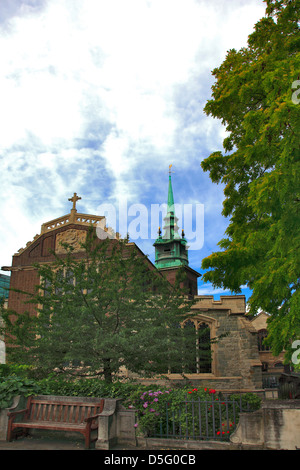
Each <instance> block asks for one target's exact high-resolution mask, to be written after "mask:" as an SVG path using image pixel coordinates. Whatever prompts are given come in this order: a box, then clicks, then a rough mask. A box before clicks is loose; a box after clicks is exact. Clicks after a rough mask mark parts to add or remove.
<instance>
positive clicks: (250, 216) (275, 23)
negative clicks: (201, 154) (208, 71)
mask: <svg viewBox="0 0 300 470" xmlns="http://www.w3.org/2000/svg"><path fill="white" fill-rule="evenodd" d="M265 2H266V15H265V17H263V18H262V19H261V20H260V21H259V22H258V23H257V24H256V25H255V28H254V32H253V33H252V34H250V35H249V37H248V45H247V47H245V48H242V49H241V50H239V51H236V50H234V49H232V50H230V51H229V52H228V53H227V56H226V59H225V60H224V62H223V63H222V64H221V66H220V67H218V68H216V69H215V70H213V72H212V73H213V75H214V77H215V79H216V81H215V83H214V85H213V87H212V99H210V100H209V101H208V102H207V103H206V106H205V108H204V111H205V113H206V114H207V115H211V116H213V117H215V118H218V119H221V121H222V123H223V124H224V126H225V127H226V131H227V136H226V138H225V139H224V141H223V148H224V152H221V151H216V152H214V153H212V154H211V155H210V156H209V157H208V158H206V159H205V160H203V161H202V163H201V166H202V168H203V170H204V171H209V173H210V178H211V180H212V181H213V182H214V183H222V184H224V185H225V188H224V196H225V198H224V202H223V211H222V214H223V215H224V216H225V217H228V218H229V219H230V220H229V224H228V227H227V230H226V232H225V235H226V236H225V237H224V238H223V239H222V240H220V242H219V247H220V251H217V252H215V253H212V254H211V255H210V256H208V257H207V258H205V259H204V260H203V262H202V268H203V269H206V270H207V272H205V274H204V275H203V280H204V281H210V282H212V283H213V285H214V286H216V287H221V286H223V287H225V288H229V289H230V290H231V291H233V292H236V293H238V292H240V291H241V290H240V288H241V286H242V285H248V287H249V288H250V289H251V290H252V295H251V297H250V299H249V309H250V314H255V313H256V312H257V311H259V310H260V309H262V310H264V311H266V312H268V313H270V321H269V325H268V330H269V336H268V342H269V344H270V346H271V348H272V350H273V352H274V353H275V354H278V353H279V352H280V351H282V350H283V349H285V350H287V358H288V357H290V355H291V352H292V349H291V345H292V343H293V341H294V340H296V339H297V338H300V292H299V272H300V256H299V253H300V231H299V229H300V183H299V182H300V158H299V157H300V100H299V98H298V95H299V91H298V90H300V54H299V49H300V33H299V15H300V2H299V0H293V1H291V0H281V1H277V0H265Z"/></svg>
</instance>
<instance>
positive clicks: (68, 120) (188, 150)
mask: <svg viewBox="0 0 300 470" xmlns="http://www.w3.org/2000/svg"><path fill="white" fill-rule="evenodd" d="M4 1H5V0H4ZM264 8H265V5H264V4H263V2H262V1H260V0H247V1H246V0H232V1H231V2H221V1H220V0H213V1H211V2H208V1H205V0H185V1H184V2H183V1H182V0H153V1H149V0H128V1H126V2H125V1H124V0H110V1H105V0H84V1H82V0H51V1H49V2H44V1H43V0H40V1H38V2H32V1H31V0H19V1H17V0H14V1H13V2H11V3H9V2H7V1H6V3H5V8H4V9H3V10H2V11H3V12H4V13H3V16H2V17H1V15H0V51H1V52H0V60H1V70H0V102H1V107H0V128H1V139H0V183H1V189H2V194H5V199H2V201H1V202H0V216H1V221H2V230H1V235H0V236H1V243H0V246H1V248H0V265H3V264H9V263H10V257H11V254H12V253H13V252H14V251H16V249H17V248H18V245H20V246H21V245H22V244H24V243H26V241H28V240H29V239H32V237H33V236H34V235H35V233H36V231H35V230H36V227H37V228H38V229H39V226H40V225H41V223H42V222H45V221H47V220H48V219H51V218H55V217H58V216H59V215H62V214H61V213H60V211H62V213H66V212H67V211H68V210H69V206H68V202H67V198H68V197H70V196H71V195H72V193H73V192H74V191H76V192H78V193H79V192H80V191H82V194H81V195H82V196H83V199H82V202H81V208H85V210H89V212H92V211H93V207H94V208H97V206H98V205H99V204H100V203H103V202H106V201H107V200H112V201H117V200H118V198H120V197H122V196H124V194H126V195H127V197H128V199H129V200H134V199H135V202H140V201H139V198H140V197H141V196H142V195H143V193H144V192H145V190H146V189H147V191H148V193H149V194H151V192H152V194H153V193H154V192H155V191H156V192H158V191H161V190H162V188H161V187H160V181H161V177H160V178H158V177H156V178H155V177H154V175H158V172H160V173H161V172H165V171H167V166H168V164H169V163H171V162H172V163H173V164H174V166H175V168H177V171H178V173H179V172H180V171H183V172H187V173H188V172H189V171H190V170H189V168H190V165H191V164H192V165H193V168H195V167H196V166H198V167H199V163H200V161H201V159H202V158H203V157H205V156H207V154H208V153H209V152H210V151H212V150H215V147H220V145H221V143H222V139H223V137H224V129H223V128H222V126H221V125H220V123H218V122H216V121H215V120H213V119H211V118H207V117H205V116H204V115H203V111H202V108H203V105H204V104H205V101H206V100H207V99H208V98H209V95H210V86H211V84H212V81H213V79H212V77H211V70H212V69H213V68H214V67H216V66H218V65H220V63H221V61H222V60H223V59H224V58H225V54H226V50H227V49H229V48H231V47H235V48H237V49H239V48H240V47H242V46H244V45H246V41H247V35H248V34H249V33H250V32H251V31H252V28H253V25H254V23H255V22H256V21H257V20H258V19H259V18H260V17H261V16H263V14H264ZM1 20H2V23H1ZM193 171H194V170H193ZM178 173H177V174H178ZM196 175H197V173H196V172H195V175H194V177H195V178H196V177H197V176H196ZM196 186H197V181H196V180H193V183H192V186H191V187H196ZM149 188H152V189H149ZM178 196H179V195H178ZM205 198H206V200H214V197H213V196H211V197H210V195H209V191H208V192H207V193H206V196H205ZM200 200H201V202H203V200H202V198H201V197H200ZM156 201H157V200H156ZM161 202H162V203H163V202H165V201H164V200H163V201H161ZM17 220H19V221H21V224H22V226H23V227H27V228H26V229H25V228H24V230H23V231H22V233H20V231H19V224H20V222H18V221H17ZM26 221H28V223H27V222H26ZM31 227H34V229H35V230H33V232H34V233H32V234H31V235H30V233H29V232H30V228H31ZM24 238H25V239H26V238H27V240H24Z"/></svg>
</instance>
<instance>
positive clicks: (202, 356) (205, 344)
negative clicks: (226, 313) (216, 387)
mask: <svg viewBox="0 0 300 470" xmlns="http://www.w3.org/2000/svg"><path fill="white" fill-rule="evenodd" d="M198 356H199V361H198V372H200V373H210V372H211V340H210V328H209V325H207V323H200V324H198Z"/></svg>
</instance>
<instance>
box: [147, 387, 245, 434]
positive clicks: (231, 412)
mask: <svg viewBox="0 0 300 470" xmlns="http://www.w3.org/2000/svg"><path fill="white" fill-rule="evenodd" d="M247 411H251V406H250V405H249V403H248V402H246V403H245V402H244V400H243V401H242V396H240V397H239V399H238V400H237V399H228V398H227V397H225V398H215V397H214V396H212V399H211V400H202V399H200V398H189V397H188V396H187V397H186V399H185V401H184V402H180V403H177V404H176V406H174V403H166V405H165V412H164V413H162V414H161V418H160V420H159V422H158V423H157V424H156V425H155V427H154V429H152V430H149V431H150V432H149V437H158V438H167V439H193V440H209V439H213V440H228V439H229V437H230V434H232V432H233V431H234V430H235V429H236V426H237V423H238V420H239V414H240V412H247Z"/></svg>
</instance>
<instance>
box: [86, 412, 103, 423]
mask: <svg viewBox="0 0 300 470" xmlns="http://www.w3.org/2000/svg"><path fill="white" fill-rule="evenodd" d="M101 414H102V413H98V414H97V415H94V416H90V417H89V418H85V420H84V421H86V422H87V423H88V422H89V421H93V419H96V418H98V416H101Z"/></svg>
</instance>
